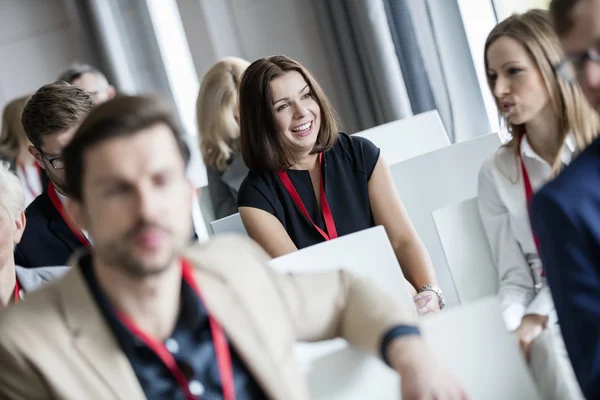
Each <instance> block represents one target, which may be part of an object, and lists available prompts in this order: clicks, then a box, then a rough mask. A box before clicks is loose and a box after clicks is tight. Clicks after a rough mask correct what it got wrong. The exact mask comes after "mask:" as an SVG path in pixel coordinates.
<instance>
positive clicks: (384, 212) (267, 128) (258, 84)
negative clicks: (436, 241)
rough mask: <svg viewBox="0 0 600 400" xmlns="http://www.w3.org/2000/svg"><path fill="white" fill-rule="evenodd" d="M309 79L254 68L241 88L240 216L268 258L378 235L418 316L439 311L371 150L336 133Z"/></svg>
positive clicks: (294, 71) (417, 243)
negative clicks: (372, 231) (378, 231)
mask: <svg viewBox="0 0 600 400" xmlns="http://www.w3.org/2000/svg"><path fill="white" fill-rule="evenodd" d="M334 115H335V113H334V111H333V109H332V107H331V105H330V104H329V100H328V99H327V97H326V96H325V93H323V90H322V89H321V87H320V86H319V84H318V83H317V82H316V81H315V79H314V78H313V77H312V75H311V74H310V73H309V72H308V71H307V70H306V69H305V68H304V67H303V66H301V65H300V64H298V63H297V62H296V61H294V60H292V59H290V58H288V57H285V56H274V57H269V58H264V59H261V60H258V61H255V62H254V63H252V64H251V65H250V66H249V67H248V69H247V70H246V72H245V73H244V76H243V78H242V83H241V86H240V122H241V146H242V155H243V157H244V162H245V163H246V165H247V166H248V167H249V168H250V172H249V173H248V176H247V177H246V179H245V180H244V182H243V183H242V186H241V187H240V192H239V196H238V206H239V211H240V216H241V218H242V221H243V223H244V226H245V228H246V231H247V232H248V235H250V237H251V238H253V239H254V240H256V241H257V242H258V243H259V244H260V245H261V246H262V247H263V248H264V249H265V250H266V251H267V253H269V254H270V255H271V256H272V257H279V256H282V255H284V254H287V253H290V252H293V251H296V250H297V249H302V248H304V247H307V246H311V245H313V244H316V243H319V242H323V241H325V240H329V239H333V238H336V237H338V236H342V235H347V234H349V233H353V232H358V231H360V230H363V229H367V228H371V227H373V226H376V225H383V226H384V227H385V230H386V231H387V234H388V237H389V238H390V242H391V244H392V247H393V248H394V251H395V253H396V257H397V258H398V262H399V263H400V265H401V267H402V272H403V273H404V276H405V277H406V279H407V280H408V282H409V283H410V285H409V286H412V287H411V288H410V289H411V292H412V293H413V295H415V294H416V293H417V291H418V292H419V293H423V294H422V295H421V294H419V295H418V296H416V297H415V301H416V302H417V303H416V304H417V309H418V311H419V314H426V313H428V312H435V311H438V310H440V308H441V307H443V295H442V292H441V290H440V289H439V288H438V287H437V280H436V276H435V271H434V269H433V265H432V263H431V259H430V257H429V254H428V253H427V250H426V249H425V247H424V246H423V243H422V242H421V239H420V238H419V236H418V234H417V232H416V231H415V228H414V227H413V225H412V223H411V221H410V219H409V217H408V215H407V213H406V210H405V208H404V206H403V204H402V201H401V200H400V197H399V196H398V193H397V191H396V188H395V186H394V182H393V180H392V177H391V174H390V170H389V168H388V166H387V164H386V163H385V161H384V160H383V159H382V157H380V151H379V149H378V148H377V147H375V145H374V144H373V143H371V142H370V141H369V140H367V139H365V138H361V137H356V136H349V135H346V134H345V133H338V128H337V122H336V120H335V117H334Z"/></svg>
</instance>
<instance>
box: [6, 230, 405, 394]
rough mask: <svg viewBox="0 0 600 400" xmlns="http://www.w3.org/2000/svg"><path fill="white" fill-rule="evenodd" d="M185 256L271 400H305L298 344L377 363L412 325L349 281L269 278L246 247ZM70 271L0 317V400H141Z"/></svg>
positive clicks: (220, 243) (259, 254)
mask: <svg viewBox="0 0 600 400" xmlns="http://www.w3.org/2000/svg"><path fill="white" fill-rule="evenodd" d="M185 256H186V257H187V258H188V259H189V260H190V261H192V263H193V264H194V265H195V266H196V274H197V275H196V276H197V280H198V284H199V286H200V287H201V290H202V292H203V296H204V300H205V302H206V306H207V308H208V310H209V311H210V312H211V313H212V314H213V315H214V316H215V317H216V318H217V319H218V320H219V321H220V322H221V323H222V325H223V328H224V329H225V331H226V333H227V335H228V336H229V338H230V339H231V342H232V344H233V346H234V347H235V348H236V350H237V351H238V352H239V354H240V355H241V358H242V359H243V360H244V361H245V363H246V365H247V367H248V369H249V370H250V372H251V373H252V374H253V376H254V377H255V379H256V380H257V381H258V383H259V384H260V385H261V386H262V388H263V390H264V391H265V393H266V394H267V395H268V396H269V397H270V398H273V399H285V400H301V399H307V398H308V391H307V386H306V384H305V382H304V378H303V376H302V374H301V373H300V371H299V368H298V366H297V364H296V360H295V355H294V343H295V342H296V341H319V340H325V339H331V338H335V337H343V338H345V339H347V340H348V341H349V342H350V343H351V344H353V345H355V346H357V347H359V348H361V349H363V350H365V351H368V352H370V353H373V354H378V352H379V345H380V340H381V339H382V335H383V334H384V333H385V332H386V331H387V330H388V329H389V328H390V327H392V326H394V325H396V324H400V323H414V321H412V318H413V317H412V315H413V314H412V313H411V312H410V311H409V310H408V309H404V308H401V307H400V306H399V305H398V304H397V303H396V302H395V301H394V300H393V299H392V298H391V297H390V296H388V295H387V294H385V293H382V292H381V291H380V290H378V289H377V288H375V287H374V286H373V285H372V284H370V283H369V282H367V281H365V280H363V279H359V278H356V277H355V276H352V275H351V274H349V273H347V272H343V271H337V272H326V273H319V274H299V275H282V274H278V273H276V272H274V271H273V270H272V269H271V268H270V267H268V266H267V262H268V261H269V257H268V256H267V254H266V253H265V252H264V251H263V250H262V249H261V248H259V246H257V245H256V244H255V243H253V242H251V241H250V240H249V239H246V238H240V237H234V236H229V237H227V236H225V237H220V238H218V239H215V240H212V241H211V242H209V243H207V244H204V245H197V246H195V247H194V248H191V249H189V251H187V252H186V254H185ZM71 264H72V265H73V268H72V269H71V270H70V271H69V272H68V273H67V275H66V276H65V277H64V278H63V279H61V280H59V281H56V282H54V283H51V284H49V285H47V286H45V287H43V288H42V289H40V290H38V291H36V292H34V293H32V294H30V295H29V296H28V297H27V300H26V301H23V302H21V303H19V304H16V305H14V306H11V307H9V308H8V309H6V311H5V312H4V313H2V314H1V315H0V399H15V400H17V399H19V400H20V399H23V400H24V399H27V400H35V399H50V398H52V399H73V400H81V399H102V400H106V399H122V400H142V399H144V393H143V391H142V388H141V387H140V385H139V383H138V380H137V378H136V375H135V373H134V371H133V369H132V367H131V365H130V363H129V361H128V359H127V357H126V356H125V354H124V353H123V352H122V351H121V349H120V347H119V344H118V343H117V342H116V340H115V338H114V337H113V335H112V332H111V331H110V328H109V327H108V325H107V324H106V322H105V321H104V318H103V316H102V314H101V312H100V310H99V309H98V307H97V305H96V304H95V302H94V300H93V297H92V295H91V293H90V292H89V290H88V288H87V284H86V283H85V281H84V278H83V276H82V275H81V272H80V270H79V268H77V259H75V260H74V262H73V263H71Z"/></svg>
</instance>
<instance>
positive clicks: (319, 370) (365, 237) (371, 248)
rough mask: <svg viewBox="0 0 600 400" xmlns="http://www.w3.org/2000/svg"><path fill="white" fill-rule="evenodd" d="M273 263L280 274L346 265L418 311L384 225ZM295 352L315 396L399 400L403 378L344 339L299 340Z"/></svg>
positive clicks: (333, 399) (341, 399)
mask: <svg viewBox="0 0 600 400" xmlns="http://www.w3.org/2000/svg"><path fill="white" fill-rule="evenodd" d="M270 265H271V266H272V267H273V268H275V269H276V270H278V271H280V272H297V273H299V272H317V271H327V270H332V269H339V268H343V269H345V270H347V271H350V272H353V273H355V274H357V275H361V276H364V277H367V278H369V279H371V281H373V282H374V283H375V284H377V285H378V286H379V287H380V288H382V289H383V290H385V291H387V292H388V293H389V294H390V295H392V296H393V297H394V298H395V299H396V300H397V301H400V302H403V303H404V304H407V306H408V307H410V309H411V310H414V313H415V315H416V309H415V308H414V306H413V304H414V303H413V301H412V298H411V295H410V294H409V292H408V290H407V289H406V286H405V283H404V282H405V281H404V276H403V275H402V270H401V269H400V265H399V264H398V260H397V259H396V255H395V254H394V250H393V248H392V245H391V244H390V241H389V239H388V237H387V234H386V232H385V229H384V228H383V227H381V226H378V227H374V228H370V229H366V230H364V231H360V232H356V233H353V234H350V235H346V236H342V237H339V238H337V239H334V240H330V241H327V242H323V243H319V244H317V245H314V246H310V247H307V248H304V249H302V250H299V251H296V252H294V253H290V254H287V255H285V256H282V257H279V258H276V259H274V260H272V261H271V262H270ZM296 354H297V357H298V360H299V362H300V365H301V366H302V367H303V369H304V371H305V373H306V374H307V381H308V384H309V390H310V395H311V396H310V398H311V399H322V400H354V399H356V400H359V399H372V398H375V397H376V398H377V399H378V400H386V399H390V400H391V399H394V400H397V399H399V398H400V392H399V382H398V376H397V375H396V374H394V372H393V371H391V370H390V369H389V368H388V367H387V366H386V365H385V364H383V363H382V362H381V361H379V360H378V359H377V358H374V357H370V356H368V355H366V354H364V353H361V352H359V351H357V350H355V349H351V348H349V347H348V345H347V343H346V341H344V340H342V339H337V340H331V341H326V342H321V343H310V344H309V343H298V344H297V346H296ZM375 394H376V396H375V397H374V395H375Z"/></svg>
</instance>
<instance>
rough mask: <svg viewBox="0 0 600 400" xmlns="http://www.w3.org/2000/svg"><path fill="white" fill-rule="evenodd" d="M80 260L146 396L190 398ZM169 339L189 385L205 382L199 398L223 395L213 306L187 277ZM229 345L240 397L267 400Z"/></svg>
mask: <svg viewBox="0 0 600 400" xmlns="http://www.w3.org/2000/svg"><path fill="white" fill-rule="evenodd" d="M80 265H81V269H82V273H83V276H84V277H85V280H86V282H87V284H88V287H89V288H90V291H91V292H92V295H93V297H94V299H95V300H96V303H97V304H98V306H99V308H100V310H101V311H102V314H103V315H104V317H105V319H106V321H107V323H108V325H109V326H110V328H111V329H112V331H113V333H114V335H115V338H116V339H117V341H118V342H119V345H120V346H121V348H122V349H123V352H124V353H125V355H126V356H127V358H128V359H129V362H130V363H131V366H132V367H133V370H134V371H135V374H136V376H137V378H138V380H139V382H140V385H141V387H142V389H143V390H144V394H145V395H146V397H147V398H148V399H149V400H153V399H156V400H159V399H160V400H163V399H169V400H179V399H181V400H185V395H184V392H183V391H182V390H181V388H180V387H179V385H178V384H177V381H176V380H175V378H174V377H173V375H171V373H170V372H169V370H168V368H167V367H166V366H165V365H164V364H163V363H162V361H161V360H160V358H159V357H158V356H157V355H156V354H155V353H154V352H153V351H152V350H151V349H150V348H149V347H148V346H146V345H145V344H144V343H143V342H142V341H141V340H140V339H138V338H137V337H136V336H135V335H134V334H133V333H132V332H130V331H129V330H128V329H127V328H126V327H125V326H124V325H123V324H122V323H121V321H120V320H119V319H118V318H117V316H116V315H115V310H114V309H113V307H112V305H111V304H110V303H109V301H108V299H107V298H106V295H105V294H104V293H103V291H102V289H101V288H100V286H99V285H98V283H97V281H96V279H95V276H94V272H93V268H92V265H91V258H90V257H89V255H88V256H85V257H84V258H83V259H82V260H81V264H80ZM164 343H165V345H166V347H167V349H168V350H169V351H170V352H171V354H172V355H173V357H174V358H175V359H176V361H177V364H178V365H179V366H180V368H181V369H182V371H183V372H184V373H185V375H186V376H187V377H188V380H189V382H190V389H191V388H192V386H195V387H199V386H200V387H202V386H203V387H204V392H203V393H202V394H200V395H199V396H198V398H202V400H217V399H222V398H223V389H222V387H221V378H220V376H219V367H218V365H217V359H216V353H215V348H214V346H213V341H212V335H211V330H210V325H209V318H208V311H207V309H206V307H205V306H204V303H203V302H202V301H201V300H200V298H199V297H198V296H197V295H196V293H195V292H194V289H192V288H191V287H190V286H188V285H187V284H186V283H185V281H183V282H182V285H181V311H180V315H179V317H178V320H177V323H176V326H175V330H174V331H173V333H172V335H171V337H170V338H168V339H167V340H166V341H165V342H164ZM229 349H230V352H231V361H232V366H233V376H234V381H235V394H236V399H238V400H260V399H266V398H267V397H266V396H265V394H264V393H263V391H262V389H261V388H260V387H259V386H258V383H257V382H256V381H255V380H254V378H253V377H252V375H251V373H250V372H249V371H248V369H247V368H246V366H245V365H244V363H243V362H242V360H241V359H240V357H239V355H238V354H237V352H236V351H235V349H234V348H233V347H232V346H231V344H230V346H229Z"/></svg>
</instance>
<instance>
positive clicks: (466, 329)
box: [421, 297, 540, 400]
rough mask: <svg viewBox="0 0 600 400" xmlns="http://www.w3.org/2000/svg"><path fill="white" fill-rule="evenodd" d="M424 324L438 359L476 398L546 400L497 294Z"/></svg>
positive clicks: (471, 396) (439, 314) (425, 334)
mask: <svg viewBox="0 0 600 400" xmlns="http://www.w3.org/2000/svg"><path fill="white" fill-rule="evenodd" d="M421 326H422V330H423V336H424V338H425V340H426V342H427V343H428V344H429V346H431V349H432V350H433V352H434V354H435V355H436V357H437V358H438V359H439V361H440V362H441V363H442V365H444V366H445V367H447V368H448V369H449V371H450V372H452V373H453V374H454V376H455V377H456V378H457V379H458V380H459V381H460V382H461V383H462V384H463V387H464V388H465V390H466V391H467V393H468V394H469V396H470V398H471V399H474V400H479V399H485V400H506V399H519V400H537V399H539V398H540V397H539V394H538V392H537V389H536V387H535V384H534V382H533V378H532V377H531V374H530V372H529V370H528V368H527V365H526V364H525V360H524V358H523V356H522V355H521V351H520V349H519V347H518V345H517V342H516V341H515V339H514V338H513V337H512V335H511V334H510V333H509V332H508V331H507V330H506V327H505V325H504V320H503V319H502V316H501V311H500V303H499V301H498V299H497V298H496V297H488V298H485V299H481V300H479V301H477V302H475V303H471V304H468V305H464V306H461V307H455V308H453V309H450V310H446V311H444V312H441V313H438V314H435V315H433V316H431V317H425V318H423V320H422V323H421Z"/></svg>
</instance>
